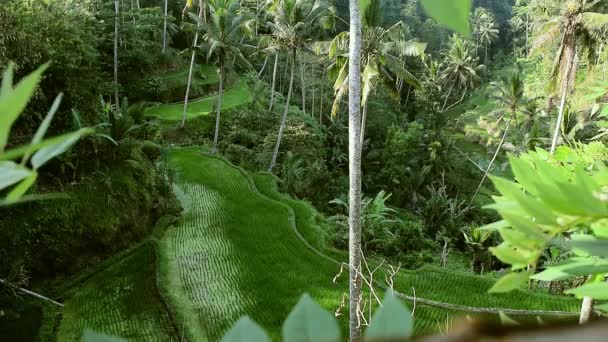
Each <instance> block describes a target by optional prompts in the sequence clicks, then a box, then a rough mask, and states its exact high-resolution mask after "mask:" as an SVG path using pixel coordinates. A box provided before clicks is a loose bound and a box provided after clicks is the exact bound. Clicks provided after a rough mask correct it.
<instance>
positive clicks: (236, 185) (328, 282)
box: [161, 148, 578, 341]
mask: <svg viewBox="0 0 608 342" xmlns="http://www.w3.org/2000/svg"><path fill="white" fill-rule="evenodd" d="M169 162H170V164H171V165H173V167H174V168H175V169H176V170H177V185H176V189H177V192H178V194H179V197H180V199H181V201H182V203H183V206H184V207H185V208H186V210H185V212H184V216H183V219H182V221H181V222H180V223H179V224H178V226H177V227H176V229H174V230H170V231H168V232H167V235H166V236H165V237H164V239H163V243H162V247H161V250H162V253H161V255H162V258H163V260H161V261H162V262H161V264H162V266H161V267H162V271H161V274H163V273H164V275H163V281H162V283H163V284H165V286H166V288H167V290H168V292H169V297H170V300H171V302H172V303H173V304H174V306H175V309H176V311H177V312H178V324H183V326H184V327H185V329H186V336H187V337H189V338H190V339H191V340H193V341H197V340H205V338H208V339H210V340H217V339H219V338H220V337H221V336H222V334H223V333H224V332H225V330H226V329H228V328H229V327H230V326H231V325H232V324H233V323H234V322H235V321H236V320H237V319H238V318H239V317H240V316H242V315H245V314H248V315H250V316H252V317H253V319H254V320H256V321H257V322H259V323H260V324H261V325H262V326H264V327H265V328H266V329H267V330H268V331H269V332H270V333H271V335H272V336H273V337H274V338H275V339H277V338H278V336H279V332H280V327H281V325H282V322H283V320H284V319H285V318H286V317H287V314H288V313H289V311H290V310H291V308H292V307H293V305H294V304H295V303H296V302H297V300H298V299H299V297H300V296H301V295H302V294H303V293H305V292H308V293H310V294H311V295H312V297H313V298H314V299H315V300H316V301H317V302H319V303H320V304H321V305H322V306H324V307H325V308H326V309H328V310H331V311H334V310H335V309H336V308H337V307H338V306H339V302H340V299H341V296H342V294H343V293H345V292H347V284H346V277H347V275H346V273H347V272H345V274H343V275H342V276H341V277H340V279H339V280H338V283H337V284H333V283H332V278H333V277H334V276H335V275H336V274H337V273H338V271H339V266H338V265H337V264H336V263H334V262H332V261H330V260H327V259H325V258H323V257H320V256H319V255H317V254H316V253H314V252H313V251H312V250H311V249H309V248H307V247H306V245H305V244H304V243H302V241H301V240H300V238H299V237H298V235H297V233H295V232H294V231H293V230H292V228H291V226H290V220H293V222H294V223H296V224H297V228H298V232H299V233H300V234H301V235H302V236H304V237H310V238H311V240H310V244H311V245H313V246H314V245H317V246H320V243H321V240H320V239H315V236H314V234H315V232H317V231H318V230H319V229H321V228H319V226H318V224H319V221H317V219H316V212H315V211H314V209H312V208H311V207H309V206H308V204H306V203H304V202H300V201H297V200H293V199H291V198H288V197H286V196H285V195H282V194H279V193H278V192H277V191H276V184H274V179H273V177H272V176H270V175H268V174H254V175H252V176H251V175H249V174H247V173H245V172H244V171H242V170H240V169H238V168H236V167H234V166H232V165H230V164H228V163H227V162H225V161H223V160H221V159H219V158H214V157H209V156H204V155H202V154H201V153H200V151H199V150H197V149H194V148H190V149H180V150H174V151H173V152H171V154H170V156H169ZM254 180H255V182H254ZM258 189H260V190H259V191H260V192H261V194H260V193H258ZM290 215H293V216H290ZM321 223H322V221H321ZM342 255H344V254H342ZM376 279H384V275H383V274H382V272H380V273H378V274H377V275H376ZM493 282H494V279H492V278H489V277H482V276H476V275H472V274H466V273H459V272H454V271H446V270H442V269H437V268H433V267H425V268H422V269H420V270H417V271H404V272H401V273H400V274H399V275H398V276H397V277H396V282H395V284H396V285H395V288H396V289H397V290H399V291H401V292H403V293H406V294H408V295H411V294H412V288H414V289H415V291H416V295H417V296H419V297H422V298H426V299H432V300H438V301H443V302H447V303H452V304H461V305H467V306H475V307H493V308H515V309H517V308H521V309H547V310H566V311H573V312H574V311H576V310H577V308H578V301H577V300H576V299H571V298H562V297H555V296H547V295H540V294H534V293H528V292H523V291H522V292H514V293H509V294H492V295H490V294H488V293H487V290H488V289H489V288H490V287H491V286H492V284H493ZM408 305H410V306H411V303H408ZM345 311H346V310H343V315H342V316H341V317H339V319H340V322H341V325H342V326H343V327H346V317H347V316H348V315H347V312H345ZM465 314H466V313H464V312H454V311H451V310H445V309H438V308H433V307H424V306H420V307H418V308H417V309H416V313H415V322H416V333H417V334H419V335H420V334H428V333H433V332H437V331H438V329H439V328H440V327H443V328H445V325H449V324H448V323H449V322H451V321H452V320H453V319H454V317H457V316H462V315H465ZM493 316H494V317H493V318H494V319H496V315H493ZM179 317H181V319H182V320H183V323H179V322H180V318H179ZM344 331H345V330H344Z"/></svg>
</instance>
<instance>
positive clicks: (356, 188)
mask: <svg viewBox="0 0 608 342" xmlns="http://www.w3.org/2000/svg"><path fill="white" fill-rule="evenodd" d="M349 10H350V25H349V26H350V27H349V28H350V31H349V36H350V39H349V53H348V75H349V76H348V78H346V79H347V80H348V95H349V96H348V170H349V171H348V179H349V184H348V227H349V229H348V264H349V278H348V280H349V281H348V284H349V289H348V293H349V341H351V342H359V341H360V340H361V324H359V323H360V319H359V312H360V311H362V310H361V308H360V306H359V303H360V301H359V299H360V298H361V296H362V292H361V285H362V281H361V277H360V276H359V273H360V272H361V30H362V27H361V13H360V9H359V0H350V1H349Z"/></svg>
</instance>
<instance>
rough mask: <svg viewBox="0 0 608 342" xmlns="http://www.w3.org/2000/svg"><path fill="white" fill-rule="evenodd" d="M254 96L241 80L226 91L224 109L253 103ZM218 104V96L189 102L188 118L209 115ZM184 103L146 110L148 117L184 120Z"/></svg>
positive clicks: (223, 101) (223, 100) (163, 105)
mask: <svg viewBox="0 0 608 342" xmlns="http://www.w3.org/2000/svg"><path fill="white" fill-rule="evenodd" d="M252 99H253V94H252V93H251V89H249V87H248V86H247V83H246V82H245V81H244V80H240V82H239V84H238V85H236V86H235V87H233V88H231V89H228V90H225V91H224V94H223V97H222V109H229V108H233V107H237V106H239V105H242V104H245V103H248V102H251V100H252ZM216 103H217V95H213V96H209V97H204V98H200V99H196V100H195V99H192V101H190V102H188V112H187V118H189V119H191V118H195V117H199V116H203V115H208V114H209V113H210V112H211V111H212V110H213V109H214V106H215V105H216ZM183 111H184V103H183V102H178V103H170V104H161V105H157V106H154V107H150V108H148V109H147V110H146V116H151V117H156V118H159V119H162V120H168V121H177V120H181V119H182V114H183Z"/></svg>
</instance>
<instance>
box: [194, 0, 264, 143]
mask: <svg viewBox="0 0 608 342" xmlns="http://www.w3.org/2000/svg"><path fill="white" fill-rule="evenodd" d="M208 4H209V11H210V14H211V16H210V19H211V20H210V21H209V22H207V23H205V22H202V20H201V19H200V18H198V17H194V16H193V17H194V19H195V20H198V21H199V23H198V26H199V27H200V30H201V31H203V32H205V34H204V36H203V43H202V44H201V46H200V48H201V49H202V50H203V51H204V52H206V54H207V62H210V61H211V60H212V59H214V60H213V62H214V63H215V64H217V65H218V66H219V75H220V77H219V78H220V82H219V90H218V93H217V104H216V106H215V109H216V118H215V134H214V136H213V148H212V149H211V153H215V152H217V144H218V137H219V129H220V117H221V113H222V95H223V91H224V82H225V79H226V69H228V70H230V69H232V67H233V65H234V64H237V65H238V66H240V67H241V68H246V69H250V70H251V69H253V66H252V65H251V63H249V61H248V60H247V59H246V58H245V55H244V53H243V51H244V49H246V48H252V46H250V45H247V44H245V43H243V39H242V38H243V37H244V36H247V35H251V33H252V29H253V25H254V22H253V21H252V20H251V19H250V18H249V17H248V16H247V12H242V11H240V4H239V2H238V1H237V0H208Z"/></svg>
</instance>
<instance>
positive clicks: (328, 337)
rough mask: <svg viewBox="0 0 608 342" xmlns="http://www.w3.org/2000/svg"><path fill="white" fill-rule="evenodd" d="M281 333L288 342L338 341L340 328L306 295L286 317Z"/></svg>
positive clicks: (332, 318)
mask: <svg viewBox="0 0 608 342" xmlns="http://www.w3.org/2000/svg"><path fill="white" fill-rule="evenodd" d="M282 333H283V340H284V341H289V342H313V341H322V342H337V341H340V328H339V327H338V322H336V319H335V318H334V316H333V315H332V314H330V313H329V312H327V311H325V310H324V309H323V308H322V307H321V306H319V304H317V303H315V302H314V301H313V300H312V298H310V296H309V295H307V294H305V295H303V296H302V298H301V299H300V301H299V302H298V304H297V305H296V306H295V307H294V308H293V311H291V313H290V314H289V315H288V316H287V320H286V321H285V323H284V324H283V329H282Z"/></svg>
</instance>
